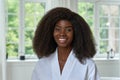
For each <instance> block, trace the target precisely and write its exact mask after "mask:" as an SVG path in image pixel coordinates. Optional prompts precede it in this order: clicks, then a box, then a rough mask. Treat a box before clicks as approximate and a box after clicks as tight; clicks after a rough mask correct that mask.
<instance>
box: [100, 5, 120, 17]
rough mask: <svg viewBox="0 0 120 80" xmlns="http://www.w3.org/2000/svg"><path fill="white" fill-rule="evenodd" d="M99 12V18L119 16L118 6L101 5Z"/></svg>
mask: <svg viewBox="0 0 120 80" xmlns="http://www.w3.org/2000/svg"><path fill="white" fill-rule="evenodd" d="M99 10H100V15H101V16H109V15H111V16H119V6H118V5H101V6H100V9H99Z"/></svg>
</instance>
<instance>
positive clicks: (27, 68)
mask: <svg viewBox="0 0 120 80" xmlns="http://www.w3.org/2000/svg"><path fill="white" fill-rule="evenodd" d="M95 62H96V64H97V67H98V70H99V73H100V76H101V77H120V65H119V61H117V60H96V61H95ZM35 63H36V61H8V62H7V80H31V75H32V71H33V69H34V66H35ZM102 80H104V79H102ZM107 80H108V79H107Z"/></svg>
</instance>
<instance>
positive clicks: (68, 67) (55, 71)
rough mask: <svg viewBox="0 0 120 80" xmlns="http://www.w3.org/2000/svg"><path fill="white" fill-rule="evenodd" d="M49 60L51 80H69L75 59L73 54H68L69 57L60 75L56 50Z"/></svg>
mask: <svg viewBox="0 0 120 80" xmlns="http://www.w3.org/2000/svg"><path fill="white" fill-rule="evenodd" d="M51 59H52V60H51V68H52V80H69V79H68V78H69V76H70V74H71V71H72V70H73V67H74V65H75V63H76V58H75V55H74V54H73V50H72V51H71V52H70V55H69V56H68V59H67V61H66V63H65V65H64V68H63V71H62V74H61V73H60V67H59V62H58V53H57V49H56V51H55V53H53V55H52V57H51Z"/></svg>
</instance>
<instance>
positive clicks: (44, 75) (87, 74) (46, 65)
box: [32, 50, 100, 80]
mask: <svg viewBox="0 0 120 80" xmlns="http://www.w3.org/2000/svg"><path fill="white" fill-rule="evenodd" d="M32 80H100V78H99V75H98V72H97V68H96V65H95V63H94V61H93V60H92V59H86V63H85V64H82V63H80V62H79V60H78V59H77V58H76V57H75V55H74V53H73V51H71V52H70V55H69V56H68V59H67V61H66V63H65V65H64V68H63V71H62V74H61V73H60V67H59V63H58V53H57V50H56V51H55V52H54V53H53V54H52V55H50V56H49V57H44V58H41V59H40V60H39V61H38V62H37V64H36V66H35V69H34V71H33V74H32Z"/></svg>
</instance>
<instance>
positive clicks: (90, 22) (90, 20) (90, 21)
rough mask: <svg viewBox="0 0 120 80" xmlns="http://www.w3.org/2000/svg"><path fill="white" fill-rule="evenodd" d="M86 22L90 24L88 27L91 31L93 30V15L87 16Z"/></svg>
mask: <svg viewBox="0 0 120 80" xmlns="http://www.w3.org/2000/svg"><path fill="white" fill-rule="evenodd" d="M85 20H86V22H87V23H88V25H89V26H90V28H91V29H92V31H93V29H94V26H93V22H94V21H93V17H87V18H86V19H85Z"/></svg>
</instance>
